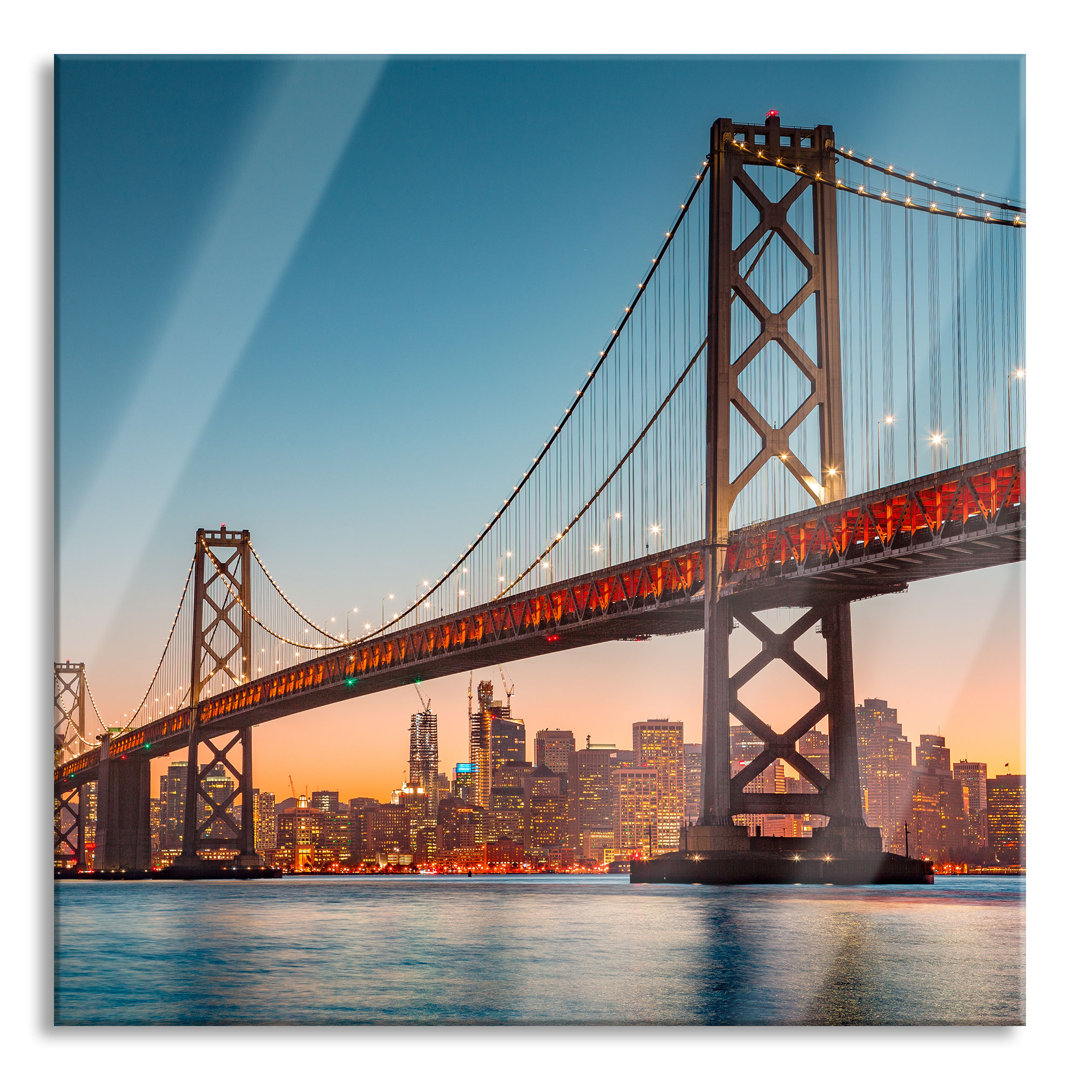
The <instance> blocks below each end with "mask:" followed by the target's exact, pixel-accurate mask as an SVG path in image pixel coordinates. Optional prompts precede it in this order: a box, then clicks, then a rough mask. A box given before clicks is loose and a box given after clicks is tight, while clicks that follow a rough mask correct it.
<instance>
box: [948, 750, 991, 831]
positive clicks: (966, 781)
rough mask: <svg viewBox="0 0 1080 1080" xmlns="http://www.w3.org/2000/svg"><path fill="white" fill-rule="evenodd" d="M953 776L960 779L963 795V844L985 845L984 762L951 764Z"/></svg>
mask: <svg viewBox="0 0 1080 1080" xmlns="http://www.w3.org/2000/svg"><path fill="white" fill-rule="evenodd" d="M953 776H955V777H956V779H957V780H959V781H960V790H961V791H962V792H963V796H964V844H965V846H966V847H967V848H969V849H976V850H978V849H981V848H985V847H987V845H988V844H989V842H990V841H989V838H988V836H987V832H986V763H985V762H983V761H968V760H967V758H964V759H962V760H961V761H958V762H956V763H955V764H954V765H953Z"/></svg>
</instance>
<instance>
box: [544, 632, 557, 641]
mask: <svg viewBox="0 0 1080 1080" xmlns="http://www.w3.org/2000/svg"><path fill="white" fill-rule="evenodd" d="M547 639H548V641H558V640H559V635H558V634H548V636H547Z"/></svg>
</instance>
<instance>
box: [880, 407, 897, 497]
mask: <svg viewBox="0 0 1080 1080" xmlns="http://www.w3.org/2000/svg"><path fill="white" fill-rule="evenodd" d="M895 422H896V417H895V416H893V414H892V413H886V414H885V415H884V416H883V417H882V418H881V419H880V420H879V421H878V422H877V486H878V487H881V425H882V424H884V425H885V427H886V430H888V429H891V428H892V426H893V424H894V423H895ZM889 464H890V466H891V465H892V454H890V455H889ZM889 477H890V479H891V478H892V469H891V468H890V469H889Z"/></svg>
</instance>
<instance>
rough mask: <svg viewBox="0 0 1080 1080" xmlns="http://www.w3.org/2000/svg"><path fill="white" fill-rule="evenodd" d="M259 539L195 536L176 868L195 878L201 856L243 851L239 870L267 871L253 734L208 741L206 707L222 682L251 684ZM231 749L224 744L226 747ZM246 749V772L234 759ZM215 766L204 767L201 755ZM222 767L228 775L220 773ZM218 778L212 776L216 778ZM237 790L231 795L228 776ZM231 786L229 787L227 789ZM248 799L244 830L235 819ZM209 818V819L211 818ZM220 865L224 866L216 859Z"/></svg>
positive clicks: (240, 534)
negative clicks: (203, 719)
mask: <svg viewBox="0 0 1080 1080" xmlns="http://www.w3.org/2000/svg"><path fill="white" fill-rule="evenodd" d="M251 628H252V622H251V535H250V534H249V533H248V531H247V530H246V529H244V530H240V531H236V530H229V529H227V528H226V527H225V526H224V525H222V527H221V529H220V531H219V530H214V529H199V530H198V532H197V533H196V534H195V622H194V626H193V637H192V649H191V702H192V709H191V727H190V732H191V734H190V738H189V741H188V764H187V789H186V791H185V797H184V836H183V848H182V852H181V855H180V858H178V859H177V860H176V864H175V865H176V867H177V868H178V869H180V870H183V871H188V872H191V873H195V872H197V871H198V869H199V868H200V867H202V866H203V865H204V860H203V858H202V856H201V854H200V849H203V848H207V847H211V846H218V847H221V846H228V847H238V848H239V852H238V854H237V856H236V859H235V862H234V865H235V866H237V867H239V868H240V869H251V868H253V867H257V866H260V865H261V862H260V859H259V856H258V853H257V852H256V850H255V808H254V799H253V791H252V767H251V728H250V726H248V727H243V728H240V730H238V731H233V732H224V733H216V734H212V735H210V734H207V733H206V732H205V731H201V730H200V727H199V723H200V710H199V702H200V700H201V699H202V696H203V693H204V691H205V690H206V688H207V687H209V686H211V684H212V682H213V680H214V679H215V677H218V676H220V675H221V674H224V675H225V676H226V677H227V678H228V680H229V681H230V683H231V684H236V685H239V684H242V683H246V682H248V681H249V679H250V677H251V667H252V664H253V662H254V661H253V659H252V645H251V632H252V631H251ZM222 743H224V745H221V744H222ZM237 745H239V751H240V766H239V768H237V766H236V764H235V763H234V762H233V761H232V760H230V758H229V754H230V752H232V751H234V750H235V749H236V747H237ZM203 747H205V748H206V749H208V750H209V752H210V760H209V761H208V762H207V763H206V764H205V765H202V766H200V765H199V751H200V748H203ZM217 766H220V768H216V767H217ZM212 773H213V774H214V775H211V774H212ZM229 773H231V774H232V777H233V779H234V780H235V781H236V786H234V787H233V789H232V791H231V792H228V793H227V794H226V787H225V784H227V782H228V776H227V774H229ZM222 781H224V782H225V784H223V783H222ZM237 798H239V799H240V823H239V825H237V823H236V821H235V820H234V817H233V814H232V812H231V807H232V804H233V802H234V801H235V800H236V799H237ZM207 811H208V812H207ZM215 861H217V862H218V865H219V866H220V860H215Z"/></svg>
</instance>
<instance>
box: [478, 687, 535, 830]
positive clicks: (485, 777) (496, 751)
mask: <svg viewBox="0 0 1080 1080" xmlns="http://www.w3.org/2000/svg"><path fill="white" fill-rule="evenodd" d="M476 693H477V708H476V711H475V712H472V713H470V715H469V762H470V764H472V765H475V766H476V804H477V805H478V806H482V807H483V808H484V809H485V810H487V809H488V808H489V806H490V803H491V785H492V778H493V775H494V772H495V770H496V769H497V768H499V767H500V766H502V765H505V764H507V763H509V762H512V761H524V760H525V725H524V723H522V722H521V721H520V720H513V719H511V717H510V707H509V706H508V705H503V703H502V702H501V701H495V700H494V697H493V695H494V688H493V686H492V683H491V681H490V680H488V679H485V680H483V681H481V682H480V683H479V685H478V686H477V691H476Z"/></svg>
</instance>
